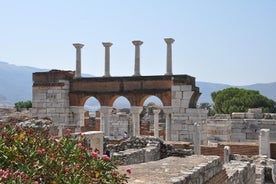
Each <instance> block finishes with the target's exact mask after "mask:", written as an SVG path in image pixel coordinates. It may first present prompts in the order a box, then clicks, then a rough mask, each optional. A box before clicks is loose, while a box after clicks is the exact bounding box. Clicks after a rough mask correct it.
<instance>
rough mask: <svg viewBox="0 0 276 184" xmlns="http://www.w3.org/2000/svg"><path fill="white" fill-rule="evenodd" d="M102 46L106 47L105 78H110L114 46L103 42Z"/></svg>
mask: <svg viewBox="0 0 276 184" xmlns="http://www.w3.org/2000/svg"><path fill="white" fill-rule="evenodd" d="M102 44H103V46H104V47H105V68H104V77H110V47H111V46H112V43H110V42H103V43H102Z"/></svg>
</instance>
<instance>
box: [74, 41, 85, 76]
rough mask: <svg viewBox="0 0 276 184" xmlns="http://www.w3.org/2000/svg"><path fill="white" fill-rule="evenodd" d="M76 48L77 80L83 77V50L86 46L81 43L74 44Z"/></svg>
mask: <svg viewBox="0 0 276 184" xmlns="http://www.w3.org/2000/svg"><path fill="white" fill-rule="evenodd" d="M73 45H74V47H75V48H76V72H75V78H80V77H81V48H82V47H83V46H84V45H83V44H81V43H74V44H73Z"/></svg>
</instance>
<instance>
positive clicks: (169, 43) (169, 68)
mask: <svg viewBox="0 0 276 184" xmlns="http://www.w3.org/2000/svg"><path fill="white" fill-rule="evenodd" d="M164 40H165V42H166V43H167V73H166V74H165V75H172V43H173V42H174V39H172V38H165V39H164Z"/></svg>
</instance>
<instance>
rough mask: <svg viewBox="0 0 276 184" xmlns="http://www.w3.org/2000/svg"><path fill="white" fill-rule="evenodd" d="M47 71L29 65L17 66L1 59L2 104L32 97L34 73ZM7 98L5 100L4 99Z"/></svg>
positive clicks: (0, 93)
mask: <svg viewBox="0 0 276 184" xmlns="http://www.w3.org/2000/svg"><path fill="white" fill-rule="evenodd" d="M39 71H45V70H43V69H39V68H33V67H28V66H16V65H12V64H8V63H6V62H1V61H0V74H1V75H0V83H1V85H0V96H1V98H0V104H1V103H2V104H13V103H14V102H18V101H25V100H31V99H32V73H33V72H39ZM3 99H5V100H3Z"/></svg>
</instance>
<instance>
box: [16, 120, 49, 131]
mask: <svg viewBox="0 0 276 184" xmlns="http://www.w3.org/2000/svg"><path fill="white" fill-rule="evenodd" d="M52 123H53V122H52V120H50V119H48V118H45V119H29V120H26V121H21V122H19V123H16V125H18V126H21V127H24V128H43V129H45V128H46V129H47V128H50V127H51V126H52Z"/></svg>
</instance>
